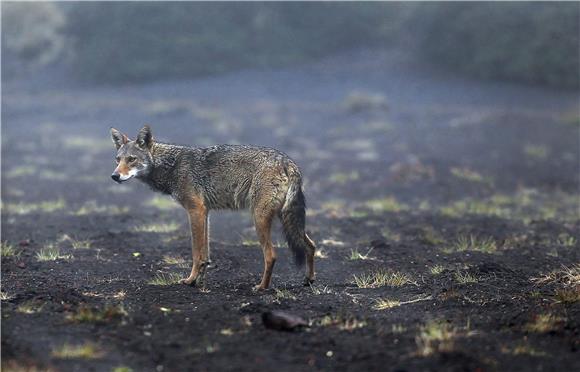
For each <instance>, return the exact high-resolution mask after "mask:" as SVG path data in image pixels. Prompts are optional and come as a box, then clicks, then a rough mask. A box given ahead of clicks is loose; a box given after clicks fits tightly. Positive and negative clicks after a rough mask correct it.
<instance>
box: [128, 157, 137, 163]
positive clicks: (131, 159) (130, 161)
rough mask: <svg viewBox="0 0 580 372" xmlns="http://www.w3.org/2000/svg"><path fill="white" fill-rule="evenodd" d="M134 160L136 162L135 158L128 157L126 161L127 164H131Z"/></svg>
mask: <svg viewBox="0 0 580 372" xmlns="http://www.w3.org/2000/svg"><path fill="white" fill-rule="evenodd" d="M135 160H137V158H135V157H134V156H129V157H127V161H128V162H129V163H132V162H134V161H135Z"/></svg>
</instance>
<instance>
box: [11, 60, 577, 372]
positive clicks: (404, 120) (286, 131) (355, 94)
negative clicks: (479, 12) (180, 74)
mask: <svg viewBox="0 0 580 372" xmlns="http://www.w3.org/2000/svg"><path fill="white" fill-rule="evenodd" d="M2 88H3V93H2V94H3V96H2V240H3V243H2V363H3V368H2V370H6V371H11V370H18V371H20V370H27V369H26V368H28V367H30V368H31V369H29V370H55V371H59V370H60V371H93V370H94V371H117V372H120V371H129V370H133V371H185V370H191V371H218V370H251V371H256V370H263V371H271V370H276V371H302V370H327V371H337V370H357V371H379V370H380V371H384V370H392V371H405V370H409V371H411V370H451V371H463V370H468V371H476V370H481V371H489V370H510V371H514V370H522V371H529V370H538V371H539V370H542V371H546V370H561V371H571V370H574V369H576V370H578V369H580V353H579V348H580V302H579V299H580V251H579V243H578V240H579V239H580V232H579V227H580V217H579V215H578V213H579V209H578V208H579V200H578V196H579V192H578V190H579V187H580V179H579V178H580V176H579V173H578V169H579V166H580V162H579V156H580V154H579V128H580V127H579V125H578V123H579V122H578V114H577V109H578V107H577V93H574V92H555V91H548V90H543V89H539V88H534V87H526V86H517V85H510V84H503V83H483V82H478V81H471V80H465V79H462V78H457V77H453V76H445V75H441V74H439V73H437V72H435V71H431V70H429V69H426V68H424V67H421V66H415V65H412V64H410V63H408V61H407V60H406V59H405V58H404V57H401V56H398V55H396V54H394V53H390V52H374V51H362V52H357V53H354V54H351V55H344V56H340V57H336V58H332V59H329V60H325V61H322V62H318V63H315V64H310V65H305V66H301V67H297V68H292V69H285V70H277V71H263V72H257V71H244V72H239V73H235V74H230V75H226V76H222V77H213V78H207V79H201V80H196V81H176V82H162V83H155V84H148V85H141V86H124V87H99V88H92V89H91V88H88V87H85V88H83V87H74V86H71V85H66V84H63V83H61V80H60V79H59V78H58V77H52V78H45V79H44V80H39V79H36V78H35V79H32V78H31V79H30V80H22V79H21V80H12V81H9V82H6V83H5V84H3V87H2ZM144 123H149V124H151V125H152V128H153V131H154V134H155V135H156V138H157V139H159V140H162V141H169V142H175V143H183V144H191V145H199V146H203V145H210V144H214V143H252V144H258V145H266V146H273V147H276V148H279V149H280V150H283V151H285V152H287V153H288V154H289V155H290V156H292V157H293V158H294V159H295V160H296V161H297V162H298V164H300V165H301V167H302V169H303V173H304V175H305V178H306V185H305V190H306V195H307V198H308V204H309V210H308V218H307V229H308V231H309V232H310V235H311V236H312V238H313V239H314V240H315V241H316V243H317V245H318V247H319V251H318V255H317V257H318V258H317V261H316V265H317V281H316V283H315V285H313V286H312V287H310V288H308V287H306V288H305V287H302V286H301V279H302V276H303V274H302V269H300V270H298V269H296V268H295V267H294V266H293V264H292V259H291V257H290V254H289V252H288V249H287V248H286V247H285V246H284V243H283V239H282V237H281V234H280V232H279V226H278V228H277V229H276V233H275V240H276V241H278V242H279V245H280V247H279V248H278V253H279V260H278V263H277V266H276V267H275V270H274V277H273V286H272V289H271V290H268V291H266V292H261V293H254V292H253V291H252V286H253V285H255V284H256V283H257V282H258V280H259V278H260V276H261V273H262V253H261V249H260V247H259V246H258V244H257V241H256V239H257V238H256V236H255V233H254V231H253V227H252V224H251V221H250V219H249V216H248V214H247V212H217V213H213V214H212V225H211V252H212V261H213V262H212V267H211V268H210V270H209V272H208V275H207V278H206V282H207V283H206V288H202V289H199V288H191V287H187V286H183V285H179V284H174V283H175V282H176V280H178V279H179V278H181V277H184V276H186V274H187V273H188V272H189V268H188V267H189V265H190V262H191V256H190V245H189V244H190V243H189V235H188V227H187V219H186V215H185V213H184V211H182V210H181V209H179V208H178V207H177V206H176V205H174V204H173V202H172V201H171V200H170V199H169V198H167V197H165V196H162V195H160V194H154V193H153V192H151V191H150V190H148V189H147V187H145V186H144V185H141V184H139V183H138V182H137V181H131V182H129V183H126V184H123V185H117V184H115V183H114V182H113V181H112V180H111V179H110V174H111V172H112V170H113V169H114V148H113V144H112V143H111V140H110V138H109V133H108V130H109V127H110V126H115V127H117V128H119V129H121V130H124V131H127V132H128V133H129V134H130V135H133V136H134V135H135V133H136V131H137V129H138V128H140V126H141V125H142V124H144ZM268 310H283V311H286V312H289V313H291V314H295V315H299V316H302V317H303V318H304V319H306V320H307V321H308V322H309V323H310V327H308V328H305V329H301V330H298V331H295V332H280V331H274V330H269V329H266V328H265V327H264V326H263V324H262V321H261V314H262V313H263V312H265V311H268ZM19 368H21V369H19ZM32 368H37V369H32Z"/></svg>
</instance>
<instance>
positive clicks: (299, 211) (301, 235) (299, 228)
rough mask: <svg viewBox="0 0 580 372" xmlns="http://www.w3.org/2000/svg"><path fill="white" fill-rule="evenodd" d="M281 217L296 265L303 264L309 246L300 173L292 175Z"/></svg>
mask: <svg viewBox="0 0 580 372" xmlns="http://www.w3.org/2000/svg"><path fill="white" fill-rule="evenodd" d="M280 219H281V220H282V228H283V230H284V235H285V236H286V241H287V242H288V247H289V248H290V250H291V251H292V253H294V262H295V263H296V266H302V265H304V259H305V255H306V252H307V250H308V247H309V246H308V242H307V240H306V232H305V231H304V229H305V224H306V200H305V197H304V193H303V192H302V178H301V177H300V175H299V174H292V175H291V176H290V187H289V188H288V192H287V193H286V200H285V202H284V205H283V206H282V210H281V211H280Z"/></svg>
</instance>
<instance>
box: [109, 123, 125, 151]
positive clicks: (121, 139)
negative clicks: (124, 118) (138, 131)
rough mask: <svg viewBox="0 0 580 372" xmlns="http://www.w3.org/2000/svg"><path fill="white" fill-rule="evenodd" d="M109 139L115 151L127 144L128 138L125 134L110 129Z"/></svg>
mask: <svg viewBox="0 0 580 372" xmlns="http://www.w3.org/2000/svg"><path fill="white" fill-rule="evenodd" d="M111 138H112V139H113V143H114V144H115V146H116V147H117V150H118V149H119V147H121V146H123V145H124V144H126V143H127V142H129V137H127V135H126V134H123V133H121V132H119V131H118V130H116V129H115V128H111Z"/></svg>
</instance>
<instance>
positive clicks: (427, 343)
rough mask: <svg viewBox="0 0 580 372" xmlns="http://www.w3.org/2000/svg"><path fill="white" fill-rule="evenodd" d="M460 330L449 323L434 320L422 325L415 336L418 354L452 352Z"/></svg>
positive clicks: (428, 354)
mask: <svg viewBox="0 0 580 372" xmlns="http://www.w3.org/2000/svg"><path fill="white" fill-rule="evenodd" d="M457 336H458V331H457V330H456V329H455V328H453V327H451V326H450V325H449V324H447V323H443V322H441V321H432V322H429V323H427V324H425V325H424V326H422V327H421V329H420V331H419V334H418V335H417V336H416V337H415V342H416V344H417V348H418V350H417V354H418V355H420V356H423V357H427V356H430V355H433V354H435V353H441V352H451V351H453V350H454V348H455V342H454V340H455V338H456V337H457Z"/></svg>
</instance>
